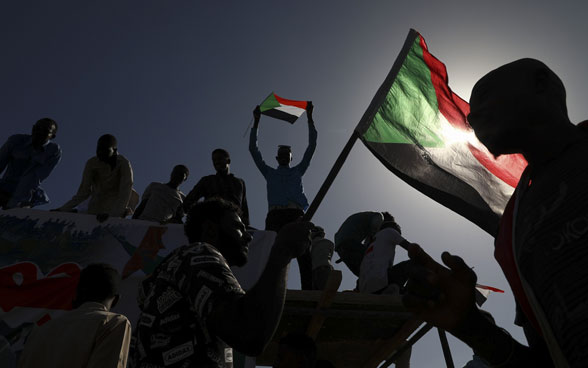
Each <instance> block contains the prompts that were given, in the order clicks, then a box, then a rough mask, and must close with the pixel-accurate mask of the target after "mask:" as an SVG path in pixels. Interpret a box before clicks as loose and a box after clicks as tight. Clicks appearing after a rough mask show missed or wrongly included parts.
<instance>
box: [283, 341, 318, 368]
mask: <svg viewBox="0 0 588 368" xmlns="http://www.w3.org/2000/svg"><path fill="white" fill-rule="evenodd" d="M315 364H316V344H315V342H314V340H313V339H312V338H310V337H309V336H308V335H306V334H304V333H301V332H291V333H289V334H288V335H286V336H284V337H282V338H281V339H280V341H279V348H278V356H277V359H276V362H274V365H273V367H274V368H313V367H314V366H315Z"/></svg>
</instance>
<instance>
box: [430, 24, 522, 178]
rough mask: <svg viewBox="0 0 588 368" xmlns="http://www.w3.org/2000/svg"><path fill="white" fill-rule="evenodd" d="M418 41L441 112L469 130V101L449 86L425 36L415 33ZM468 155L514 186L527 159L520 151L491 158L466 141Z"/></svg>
mask: <svg viewBox="0 0 588 368" xmlns="http://www.w3.org/2000/svg"><path fill="white" fill-rule="evenodd" d="M419 44H420V46H421V48H422V50H423V59H424V60H425V64H427V66H428V67H429V70H430V71H431V82H432V83H433V87H435V95H436V96H437V105H438V108H439V111H440V112H441V114H443V116H444V117H445V118H446V119H447V121H449V123H450V124H451V125H453V126H454V127H455V128H457V129H461V130H465V131H471V130H472V128H471V127H470V124H469V123H468V122H467V119H466V117H467V116H468V114H469V113H470V105H469V104H468V103H467V102H466V101H464V100H463V99H462V98H461V97H459V96H458V95H457V94H455V93H454V92H453V91H452V90H451V88H449V83H448V82H449V81H448V78H447V69H446V68H445V64H443V63H442V62H441V61H439V60H438V59H437V58H436V57H434V56H433V55H431V53H430V52H429V49H428V48H427V44H426V43H425V39H424V38H423V36H421V35H419ZM468 148H469V150H470V152H471V153H472V155H474V157H475V158H476V159H477V160H478V161H479V162H480V163H481V164H482V165H483V166H484V167H485V168H486V169H488V171H490V172H491V173H492V174H493V175H494V176H496V177H497V178H499V179H500V180H502V181H503V182H505V183H506V184H508V185H510V186H511V187H513V188H515V187H516V186H517V184H518V182H519V179H520V177H521V174H522V173H523V170H524V169H525V167H526V166H527V161H526V160H525V158H524V157H523V156H522V155H520V154H515V155H502V156H500V157H498V158H494V156H492V154H491V153H490V152H488V150H487V149H486V147H484V149H483V150H482V149H479V148H478V147H474V146H472V145H471V144H470V143H468Z"/></svg>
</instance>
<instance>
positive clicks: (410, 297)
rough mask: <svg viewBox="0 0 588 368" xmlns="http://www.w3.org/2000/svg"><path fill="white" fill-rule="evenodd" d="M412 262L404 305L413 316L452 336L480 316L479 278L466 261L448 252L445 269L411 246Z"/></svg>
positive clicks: (420, 250) (444, 261) (444, 255)
mask: <svg viewBox="0 0 588 368" xmlns="http://www.w3.org/2000/svg"><path fill="white" fill-rule="evenodd" d="M408 256H409V257H410V259H411V265H410V268H409V280H408V284H407V293H406V295H405V296H404V297H403V303H404V305H405V306H406V307H407V308H408V309H409V310H410V311H412V312H413V313H415V314H416V315H417V317H418V318H421V319H423V320H425V321H427V322H429V323H431V324H433V325H435V326H437V327H440V328H442V329H445V330H447V331H449V332H452V331H455V330H459V329H462V328H463V327H464V326H463V324H464V323H466V321H467V320H468V318H469V317H470V315H471V313H472V312H476V310H477V308H476V305H475V286H476V280H477V277H476V274H475V273H474V271H472V269H471V268H469V267H468V266H467V265H466V264H465V262H464V261H463V259H461V258H460V257H458V256H453V255H451V254H449V253H448V252H444V253H443V254H442V255H441V259H442V260H443V263H444V264H445V265H446V266H447V267H449V268H447V267H444V266H442V265H440V264H439V263H437V262H435V261H434V260H433V258H431V256H429V255H428V254H427V253H426V252H425V251H424V250H423V249H422V248H421V247H420V246H418V245H417V244H410V245H409V246H408Z"/></svg>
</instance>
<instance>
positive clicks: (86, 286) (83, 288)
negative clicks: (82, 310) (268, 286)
mask: <svg viewBox="0 0 588 368" xmlns="http://www.w3.org/2000/svg"><path fill="white" fill-rule="evenodd" d="M119 286H120V275H119V274H118V271H117V270H116V269H114V267H112V266H110V265H108V264H106V263H94V264H90V265H88V266H86V268H84V269H83V270H82V272H81V273H80V281H79V283H78V287H77V290H76V297H75V299H74V302H73V306H74V308H77V307H79V306H80V305H82V304H83V303H87V302H96V303H101V304H104V305H105V306H106V308H108V309H110V308H112V307H114V306H115V305H116V303H117V302H118V299H119V295H118V289H119Z"/></svg>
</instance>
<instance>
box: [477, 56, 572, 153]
mask: <svg viewBox="0 0 588 368" xmlns="http://www.w3.org/2000/svg"><path fill="white" fill-rule="evenodd" d="M468 122H469V123H470V125H471V126H472V128H473V129H474V131H475V133H476V136H477V137H478V139H479V140H480V141H481V142H482V143H483V144H484V145H485V146H486V147H487V148H488V150H489V151H490V152H491V153H492V154H494V155H495V156H498V155H501V154H508V153H517V152H522V151H523V150H524V149H525V146H528V145H529V144H533V142H532V141H531V140H532V139H533V134H534V133H536V132H539V131H541V132H543V131H545V132H547V131H548V130H550V129H553V128H556V129H557V127H556V126H557V125H558V124H561V123H569V119H568V113H567V108H566V91H565V88H564V85H563V83H562V81H561V80H560V79H559V77H558V76H557V75H556V74H555V73H554V72H553V71H552V70H551V69H549V68H548V67H547V66H546V65H545V64H544V63H542V62H541V61H539V60H535V59H521V60H517V61H513V62H511V63H509V64H506V65H503V66H501V67H499V68H497V69H495V70H493V71H491V72H489V73H488V74H486V75H485V76H484V77H482V78H481V79H480V80H479V81H478V82H477V83H476V84H475V85H474V88H473V90H472V95H471V98H470V114H469V115H468Z"/></svg>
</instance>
